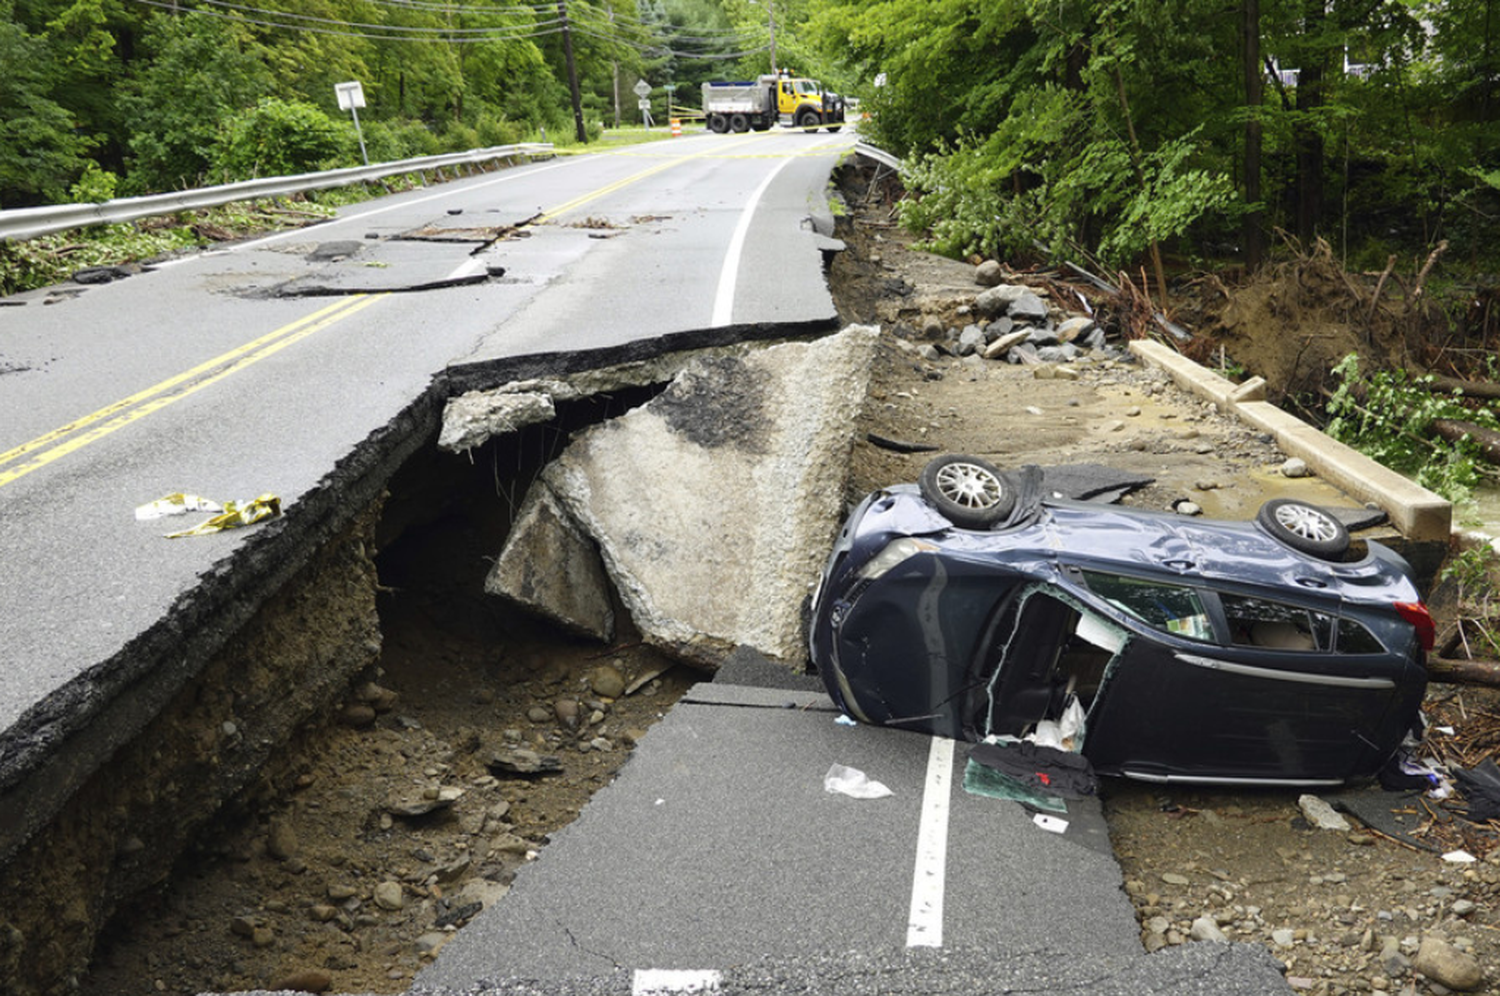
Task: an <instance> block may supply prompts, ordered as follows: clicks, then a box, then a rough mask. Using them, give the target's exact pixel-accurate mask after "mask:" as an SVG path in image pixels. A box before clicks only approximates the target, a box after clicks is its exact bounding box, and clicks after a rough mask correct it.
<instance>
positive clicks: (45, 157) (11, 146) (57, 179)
mask: <svg viewBox="0 0 1500 996" xmlns="http://www.w3.org/2000/svg"><path fill="white" fill-rule="evenodd" d="M12 13H13V10H12V5H11V4H10V3H8V2H0V15H3V16H0V66H4V67H6V68H5V71H4V72H0V205H3V206H4V207H22V206H26V205H30V204H36V203H46V202H49V201H57V200H63V199H65V197H66V193H67V190H68V188H69V186H70V185H71V184H72V183H73V181H74V180H75V179H77V177H78V176H79V175H80V174H82V172H83V171H84V168H85V166H86V165H87V164H88V163H89V162H90V160H89V158H88V154H89V151H90V149H91V148H92V146H93V145H94V144H95V142H94V141H93V140H92V139H91V138H89V137H88V136H86V135H84V134H82V133H81V132H80V131H79V130H78V128H77V127H76V122H75V119H74V117H73V115H72V114H71V113H70V112H69V111H68V110H67V109H66V108H64V107H63V106H62V105H61V104H59V103H58V102H57V101H56V100H54V99H53V98H52V96H51V94H52V91H53V89H54V85H55V81H56V76H57V74H58V70H57V68H56V66H55V63H54V62H53V60H52V55H51V52H50V51H49V49H48V46H47V44H46V42H45V41H44V40H42V39H40V38H36V37H33V36H31V35H29V34H28V33H27V32H26V30H25V29H24V28H23V27H22V26H21V25H20V24H17V23H15V22H14V21H13V20H12V17H11V14H12Z"/></svg>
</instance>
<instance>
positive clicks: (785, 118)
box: [703, 72, 844, 134]
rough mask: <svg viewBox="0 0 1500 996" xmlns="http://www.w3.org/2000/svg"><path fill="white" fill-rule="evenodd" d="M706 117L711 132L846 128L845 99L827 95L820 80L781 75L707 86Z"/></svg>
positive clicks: (704, 90) (704, 103) (704, 107)
mask: <svg viewBox="0 0 1500 996" xmlns="http://www.w3.org/2000/svg"><path fill="white" fill-rule="evenodd" d="M703 116H704V118H705V120H706V121H707V123H708V130H709V131H713V132H718V133H719V134H723V133H724V132H728V131H750V130H752V129H753V130H755V131H765V130H766V129H768V128H770V127H771V126H772V125H773V124H780V125H782V126H784V127H788V128H801V129H803V130H805V131H816V130H817V129H819V128H827V129H828V130H829V131H838V130H839V129H840V128H842V127H843V125H844V99H843V98H842V97H840V96H839V95H838V94H836V93H827V92H825V91H824V90H823V88H822V87H821V86H819V85H818V81H817V80H810V79H805V78H803V77H800V76H792V75H791V74H789V73H784V72H783V73H780V74H778V75H775V76H771V75H766V76H762V77H760V78H759V79H755V80H749V81H745V82H738V83H736V82H727V81H726V82H715V83H705V84H703Z"/></svg>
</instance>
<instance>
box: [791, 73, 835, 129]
mask: <svg viewBox="0 0 1500 996" xmlns="http://www.w3.org/2000/svg"><path fill="white" fill-rule="evenodd" d="M775 79H776V113H777V117H778V119H779V120H780V123H781V124H783V125H786V126H790V127H794V128H803V129H805V130H807V131H816V130H817V129H818V128H820V127H826V128H827V129H828V130H829V131H838V130H839V128H841V127H843V123H844V101H843V99H842V98H840V97H839V95H838V94H836V93H825V92H824V91H823V87H822V86H821V85H820V84H819V83H818V81H817V80H811V79H806V78H804V77H799V76H792V75H790V74H787V73H785V72H783V73H782V74H781V75H779V76H777V77H775Z"/></svg>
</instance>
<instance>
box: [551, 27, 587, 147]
mask: <svg viewBox="0 0 1500 996" xmlns="http://www.w3.org/2000/svg"><path fill="white" fill-rule="evenodd" d="M557 16H558V17H560V18H561V19H562V36H563V55H564V56H565V57H566V58H567V60H568V89H569V90H571V91H572V92H573V125H574V127H575V128H576V129H577V132H578V141H580V142H587V141H588V140H589V136H588V133H587V132H586V131H584V130H583V97H582V96H580V95H579V93H578V64H577V63H575V62H574V61H573V32H572V31H571V30H569V28H568V2H567V0H557Z"/></svg>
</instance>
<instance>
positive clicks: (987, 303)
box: [895, 260, 1121, 365]
mask: <svg viewBox="0 0 1500 996" xmlns="http://www.w3.org/2000/svg"><path fill="white" fill-rule="evenodd" d="M1003 272H1004V271H1003V270H1002V268H1001V267H1000V265H999V264H998V263H996V262H994V261H993V260H989V261H987V262H985V263H981V264H980V265H979V266H978V267H976V268H975V281H976V282H977V283H978V284H980V285H981V286H983V287H985V290H983V291H981V292H980V293H979V294H978V295H977V296H976V297H975V298H974V302H973V304H972V305H960V306H959V308H958V309H957V314H958V317H959V318H961V319H967V320H968V321H967V324H965V325H963V326H962V327H955V326H951V325H949V324H947V323H945V322H944V321H943V320H942V319H941V318H939V317H937V316H936V315H929V316H928V317H927V318H925V319H924V320H923V322H922V327H921V329H913V328H912V327H911V326H910V325H908V324H905V323H900V324H898V325H897V327H896V330H895V331H896V334H897V335H898V336H900V337H902V338H905V339H911V340H915V341H919V342H920V345H919V346H918V352H920V353H921V354H922V355H923V356H924V357H925V358H927V359H929V360H936V359H939V358H940V357H942V356H944V355H948V356H957V357H961V358H962V357H968V356H975V357H980V358H983V359H986V360H1006V361H1008V362H1010V363H1015V364H1027V365H1040V364H1045V363H1071V362H1072V361H1074V360H1077V359H1079V358H1080V357H1083V356H1090V355H1091V356H1095V357H1097V358H1101V359H1117V358H1119V357H1120V355H1121V353H1120V351H1119V350H1118V349H1116V348H1115V347H1113V346H1110V345H1109V344H1108V342H1107V341H1106V336H1105V331H1104V329H1103V328H1101V327H1100V326H1099V325H1098V323H1097V322H1095V321H1094V319H1093V318H1092V317H1091V316H1089V315H1077V314H1071V313H1069V312H1068V311H1067V310H1066V309H1064V308H1061V307H1059V306H1058V305H1057V304H1055V303H1051V302H1049V300H1048V298H1049V297H1050V294H1049V292H1048V290H1047V289H1046V288H1043V287H1030V286H1027V285H1024V284H1011V283H1005V282H1003V279H1002V278H1003Z"/></svg>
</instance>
